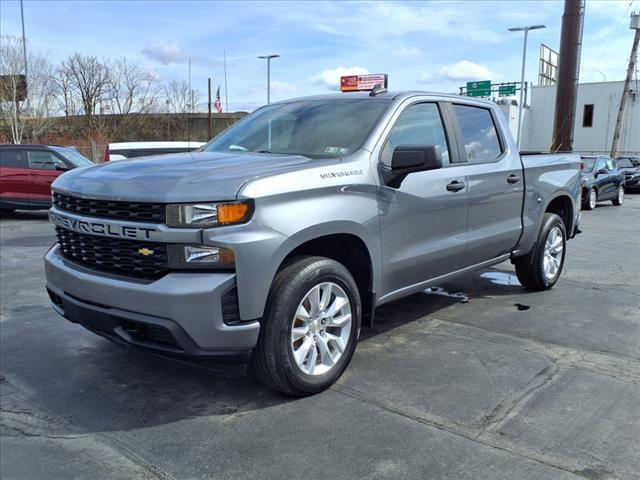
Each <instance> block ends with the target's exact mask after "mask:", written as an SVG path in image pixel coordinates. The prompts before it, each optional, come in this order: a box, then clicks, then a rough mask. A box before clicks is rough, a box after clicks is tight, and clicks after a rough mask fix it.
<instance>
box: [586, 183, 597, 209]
mask: <svg viewBox="0 0 640 480" xmlns="http://www.w3.org/2000/svg"><path fill="white" fill-rule="evenodd" d="M597 202H598V192H597V190H596V189H595V188H590V189H589V193H588V194H587V198H586V201H585V203H584V209H585V210H593V209H594V208H596V203H597Z"/></svg>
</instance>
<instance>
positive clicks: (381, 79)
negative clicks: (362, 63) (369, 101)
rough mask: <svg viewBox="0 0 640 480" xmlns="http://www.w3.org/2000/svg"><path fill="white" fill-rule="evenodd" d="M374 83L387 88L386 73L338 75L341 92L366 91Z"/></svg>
mask: <svg viewBox="0 0 640 480" xmlns="http://www.w3.org/2000/svg"><path fill="white" fill-rule="evenodd" d="M376 85H380V86H381V87H382V88H387V75H386V74H384V73H372V74H368V75H346V76H344V77H340V90H341V91H343V92H367V91H369V90H373V87H375V86H376Z"/></svg>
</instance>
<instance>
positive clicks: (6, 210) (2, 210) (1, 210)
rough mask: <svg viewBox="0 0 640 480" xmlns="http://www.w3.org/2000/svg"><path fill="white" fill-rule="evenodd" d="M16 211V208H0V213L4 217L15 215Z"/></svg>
mask: <svg viewBox="0 0 640 480" xmlns="http://www.w3.org/2000/svg"><path fill="white" fill-rule="evenodd" d="M15 211H16V209H15V208H0V213H2V214H3V215H8V214H10V213H13V212H15Z"/></svg>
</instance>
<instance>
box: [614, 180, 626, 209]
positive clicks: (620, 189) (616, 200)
mask: <svg viewBox="0 0 640 480" xmlns="http://www.w3.org/2000/svg"><path fill="white" fill-rule="evenodd" d="M611 202H612V203H613V204H614V205H615V206H616V207H621V206H622V204H623V203H624V187H623V186H622V185H620V186H619V187H618V194H617V195H616V198H614V199H613V200H611Z"/></svg>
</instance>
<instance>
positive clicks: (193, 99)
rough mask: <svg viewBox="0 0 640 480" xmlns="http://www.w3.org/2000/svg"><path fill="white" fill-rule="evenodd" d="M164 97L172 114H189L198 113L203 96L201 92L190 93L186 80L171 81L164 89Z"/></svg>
mask: <svg viewBox="0 0 640 480" xmlns="http://www.w3.org/2000/svg"><path fill="white" fill-rule="evenodd" d="M162 95H163V96H164V97H165V99H166V101H167V107H168V109H169V111H170V112H172V113H189V112H196V111H198V106H199V105H200V103H201V98H202V95H201V93H200V91H199V90H193V89H192V90H191V92H189V84H188V83H187V82H185V81H184V80H181V81H177V80H173V79H171V80H169V81H168V82H167V83H165V84H164V85H163V87H162Z"/></svg>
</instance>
